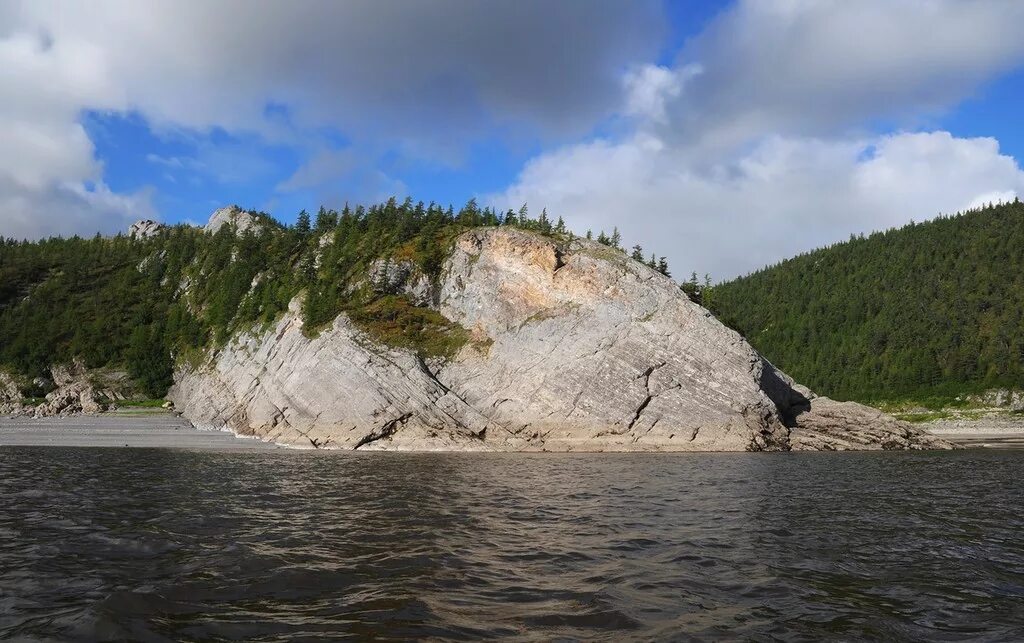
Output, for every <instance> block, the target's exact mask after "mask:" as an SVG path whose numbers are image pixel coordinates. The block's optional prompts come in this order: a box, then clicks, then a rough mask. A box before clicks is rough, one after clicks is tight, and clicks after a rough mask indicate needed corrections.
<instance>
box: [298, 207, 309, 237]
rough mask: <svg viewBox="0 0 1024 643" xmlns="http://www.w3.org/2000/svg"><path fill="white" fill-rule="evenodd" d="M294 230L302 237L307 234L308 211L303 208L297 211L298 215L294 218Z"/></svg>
mask: <svg viewBox="0 0 1024 643" xmlns="http://www.w3.org/2000/svg"><path fill="white" fill-rule="evenodd" d="M295 231H296V232H297V233H299V235H300V236H303V237H304V236H306V235H308V234H309V213H308V212H306V211H305V210H303V211H302V212H299V216H298V218H297V219H296V220H295Z"/></svg>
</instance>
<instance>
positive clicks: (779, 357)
mask: <svg viewBox="0 0 1024 643" xmlns="http://www.w3.org/2000/svg"><path fill="white" fill-rule="evenodd" d="M1022 268H1024V203H1021V202H1020V201H1014V202H1013V203H1009V204H1004V205H997V206H989V207H985V208H983V209H980V210H972V211H970V212H966V213H963V214H959V215H956V216H949V217H940V218H937V219H935V220H932V221H928V222H925V223H910V224H909V225H906V226H904V227H902V228H899V229H893V230H889V231H886V232H877V233H874V234H871V235H869V236H866V237H865V236H862V235H861V236H856V237H852V238H850V240H849V241H846V242H843V243H839V244H836V245H833V246H830V247H827V248H823V249H820V250H816V251H814V252H810V253H807V254H804V255H800V256H798V257H795V258H792V259H788V260H786V261H783V262H781V263H779V264H777V265H774V266H771V267H768V268H765V269H763V270H759V271H757V272H755V273H753V274H751V275H748V276H746V277H742V278H740V279H736V280H734V281H731V282H728V283H724V284H721V285H718V286H715V287H714V288H713V289H712V293H713V297H711V300H710V302H708V303H709V305H710V307H711V309H712V310H713V312H715V314H717V315H718V316H719V318H720V319H722V321H724V322H725V323H727V324H729V325H730V326H732V327H733V328H735V329H736V330H738V331H739V332H740V333H742V334H743V335H744V336H745V337H746V338H747V339H748V340H749V341H750V342H751V343H752V344H753V345H754V346H755V347H756V348H757V349H758V350H760V351H761V352H762V353H763V354H764V355H765V356H766V357H767V358H768V359H770V360H771V361H772V362H773V363H775V364H776V365H778V366H779V367H780V368H782V369H783V370H784V371H786V372H787V373H789V374H790V375H791V376H793V377H794V378H795V379H796V380H797V381H799V382H802V383H804V384H807V385H808V386H810V387H811V388H812V389H814V390H816V391H818V392H819V393H822V394H827V395H830V396H832V397H836V398H840V399H855V400H860V401H877V400H883V399H895V398H907V399H911V398H915V397H920V396H926V395H940V396H943V395H957V394H960V393H964V392H973V391H976V390H980V389H984V388H990V387H996V386H1006V387H1024V271H1022Z"/></svg>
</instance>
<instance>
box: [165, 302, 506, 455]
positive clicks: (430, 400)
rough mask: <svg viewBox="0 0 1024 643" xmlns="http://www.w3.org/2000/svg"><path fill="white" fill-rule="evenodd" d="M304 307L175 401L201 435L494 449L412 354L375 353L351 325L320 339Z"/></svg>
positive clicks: (484, 425) (204, 372) (173, 395)
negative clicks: (203, 430)
mask: <svg viewBox="0 0 1024 643" xmlns="http://www.w3.org/2000/svg"><path fill="white" fill-rule="evenodd" d="M298 312H299V302H298V300H296V301H293V302H292V306H291V309H290V310H289V312H288V314H287V315H285V316H284V318H282V319H281V320H280V321H279V322H278V323H277V325H276V326H275V327H274V328H273V329H272V330H270V331H268V332H267V333H263V334H255V335H253V334H246V335H242V336H240V337H238V338H236V340H235V341H234V342H233V343H232V344H231V345H230V346H229V347H228V348H227V349H226V350H223V351H221V352H220V354H219V355H218V356H217V358H216V359H215V360H214V363H213V364H212V366H210V367H207V368H204V369H201V370H198V371H192V370H185V371H181V372H179V373H178V374H177V377H176V383H175V385H174V387H173V388H172V389H171V392H170V393H169V394H168V398H169V399H170V400H171V401H172V402H173V403H174V406H175V408H176V409H177V410H179V411H181V412H182V413H183V414H184V416H185V417H187V418H188V419H189V420H191V421H192V422H193V423H194V424H196V425H197V426H201V427H207V426H212V427H218V428H220V427H223V426H227V427H230V428H232V429H234V430H236V431H237V432H239V433H242V434H245V435H256V436H259V437H261V438H263V439H265V440H270V441H275V442H281V443H285V444H291V445H295V446H303V447H308V448H314V447H317V448H347V449H356V448H361V449H374V448H380V447H382V446H387V447H389V448H409V449H423V450H429V449H437V450H447V449H456V450H469V449H489V448H490V446H489V445H488V444H487V443H486V442H485V440H484V439H483V438H484V437H485V436H486V435H487V433H488V432H494V431H496V430H497V429H498V427H497V426H496V425H493V424H492V423H490V422H489V421H488V420H487V418H486V417H484V416H483V415H481V414H480V413H478V412H477V411H476V410H474V409H473V408H472V407H470V406H469V405H467V404H466V403H465V402H464V401H462V400H461V399H459V398H458V396H456V395H455V394H453V393H451V392H450V391H449V390H447V389H446V388H445V387H444V386H443V385H442V384H441V383H439V382H438V381H437V380H436V379H434V377H433V376H432V375H431V373H430V371H429V370H428V368H427V367H426V365H425V364H424V363H423V362H422V361H421V360H419V359H418V358H417V357H415V356H414V355H411V354H409V353H407V352H404V351H391V350H387V349H385V348H382V347H378V346H374V345H373V344H372V343H371V342H369V341H368V340H367V339H365V338H364V337H362V336H361V335H360V334H359V333H358V332H357V331H356V329H355V328H354V327H353V326H352V325H351V324H350V323H349V321H348V320H347V319H346V318H345V317H339V318H337V319H336V320H335V322H334V325H333V326H332V327H331V328H328V329H326V330H324V331H321V332H320V334H319V335H318V336H317V337H316V338H315V339H308V338H306V337H305V336H304V335H303V334H302V321H301V319H300V317H299V314H298Z"/></svg>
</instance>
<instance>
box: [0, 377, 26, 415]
mask: <svg viewBox="0 0 1024 643" xmlns="http://www.w3.org/2000/svg"><path fill="white" fill-rule="evenodd" d="M21 398H22V395H21V387H20V386H18V381H17V380H16V379H15V378H14V377H12V376H11V375H10V374H8V373H5V372H4V371H0V415H20V414H22V413H23V412H24V406H23V405H22V403H21Z"/></svg>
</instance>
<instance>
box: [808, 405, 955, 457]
mask: <svg viewBox="0 0 1024 643" xmlns="http://www.w3.org/2000/svg"><path fill="white" fill-rule="evenodd" d="M796 420H797V425H796V426H795V427H794V428H793V429H792V431H791V432H790V435H789V442H790V445H791V447H792V448H793V450H794V451H848V450H859V451H864V450H880V449H885V450H898V449H949V448H952V445H951V444H950V443H949V442H947V441H946V440H943V439H941V438H938V437H935V436H934V435H932V434H931V433H929V432H928V431H926V430H924V429H922V428H920V427H916V426H914V425H913V424H910V423H908V422H903V421H901V420H897V419H896V418H894V417H892V416H891V415H886V414H885V413H882V412H881V411H879V410H877V409H873V408H871V407H870V406H864V405H863V404H857V403H856V402H837V401H835V400H831V399H829V398H827V397H815V398H814V399H813V400H811V405H810V408H809V409H808V410H807V411H804V412H803V413H801V414H800V415H798V416H797V418H796Z"/></svg>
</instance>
